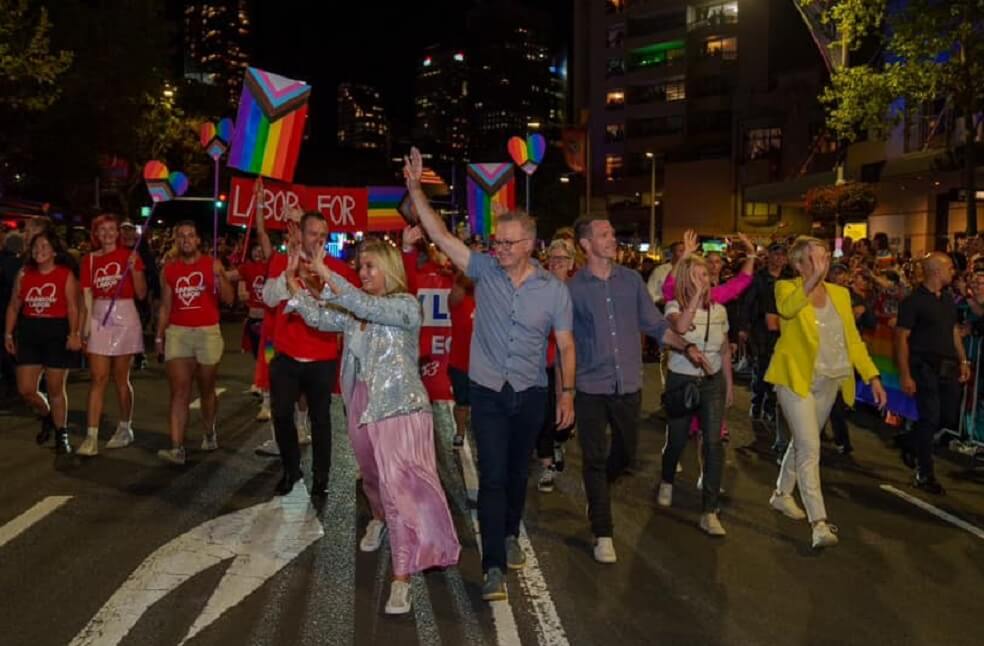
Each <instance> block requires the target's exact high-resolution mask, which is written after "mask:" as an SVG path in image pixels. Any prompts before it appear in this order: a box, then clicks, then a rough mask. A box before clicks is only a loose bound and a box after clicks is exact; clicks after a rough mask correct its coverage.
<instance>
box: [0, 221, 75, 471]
mask: <svg viewBox="0 0 984 646" xmlns="http://www.w3.org/2000/svg"><path fill="white" fill-rule="evenodd" d="M61 252H62V247H61V242H60V241H59V240H58V238H57V237H56V236H55V234H54V233H52V232H51V231H50V230H45V231H41V232H40V233H38V234H36V235H35V236H34V237H33V238H31V242H30V245H29V246H28V258H27V260H26V261H25V263H24V267H23V268H22V269H21V270H20V271H19V272H18V274H17V278H16V279H15V282H14V291H13V294H12V296H11V299H10V303H9V304H8V305H7V320H6V328H5V329H6V330H7V333H6V335H5V336H4V346H5V349H6V350H7V352H9V353H10V354H11V355H14V357H15V358H16V360H17V390H18V392H19V393H20V395H21V397H22V398H23V399H24V401H25V402H26V403H27V405H28V406H30V407H31V408H32V409H33V410H34V411H35V412H36V413H37V414H38V416H39V417H40V418H41V432H40V433H38V436H37V442H38V444H44V443H46V442H47V441H48V438H49V437H50V436H51V432H52V431H54V432H55V450H56V451H57V452H58V453H71V452H72V446H71V444H69V442H68V429H67V428H66V426H67V424H68V421H67V420H68V396H67V395H66V393H65V380H66V379H67V378H68V371H69V369H71V368H74V367H76V365H77V363H78V355H77V352H78V351H79V350H80V349H81V348H82V340H81V334H80V332H79V328H80V326H81V316H80V312H79V309H80V304H79V287H78V281H76V279H75V276H74V275H73V274H72V271H71V270H70V269H69V268H68V267H67V266H65V265H64V264H62V262H63V260H62V259H63V258H64V256H63V254H62V253H61ZM42 372H44V375H45V380H46V381H47V384H48V397H47V398H45V396H44V395H42V394H41V393H40V392H38V384H39V382H40V380H41V373H42Z"/></svg>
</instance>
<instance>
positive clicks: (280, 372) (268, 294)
mask: <svg viewBox="0 0 984 646" xmlns="http://www.w3.org/2000/svg"><path fill="white" fill-rule="evenodd" d="M300 233H301V242H300V247H301V266H300V267H299V268H298V276H299V278H300V279H301V282H302V283H303V284H304V285H305V286H306V287H307V289H308V290H309V291H310V292H311V294H312V295H313V296H314V297H315V298H318V297H319V295H320V294H321V290H322V288H323V287H324V282H323V281H322V280H321V279H320V278H319V277H318V276H317V274H316V273H315V272H314V271H312V269H311V265H310V262H311V260H312V259H313V258H315V257H316V256H317V252H318V251H319V248H323V247H324V245H325V240H326V239H327V237H328V224H327V223H326V222H325V218H324V216H323V215H321V214H320V213H318V212H317V211H312V212H310V213H305V214H304V216H303V217H302V218H301V222H300ZM324 263H325V265H327V266H328V267H329V268H330V269H331V270H332V271H334V272H335V273H337V274H339V275H341V276H344V277H345V279H346V280H348V281H349V282H350V283H352V284H353V285H358V284H359V281H358V279H357V276H356V274H355V272H354V271H353V270H352V269H351V268H350V267H349V266H348V265H346V264H344V263H342V262H339V261H337V260H335V259H334V258H330V257H328V256H326V257H325V260H324ZM286 269H287V256H286V255H284V254H277V255H275V256H274V257H273V258H272V259H271V260H270V268H269V270H268V271H267V280H266V284H265V285H264V287H263V301H264V302H265V303H266V304H267V306H269V307H275V308H276V310H277V312H276V319H275V322H274V332H273V347H274V350H276V356H275V357H274V358H273V360H272V361H271V362H270V403H271V406H272V409H273V430H274V432H275V433H276V436H277V445H278V446H279V447H280V459H281V461H282V462H283V467H284V473H283V476H282V477H281V479H280V482H278V483H277V487H276V489H275V491H276V493H277V494H278V495H281V496H283V495H286V494H288V493H290V492H291V491H292V490H293V488H294V485H295V484H296V483H297V481H298V480H300V479H301V478H302V476H303V474H302V473H301V449H300V445H299V443H298V440H297V427H296V425H295V421H294V402H296V401H297V398H298V397H299V396H300V395H301V394H304V395H305V397H306V399H307V403H308V414H309V416H310V418H311V440H312V453H313V455H312V462H313V465H312V470H313V471H314V473H313V483H312V488H311V495H313V496H322V495H324V494H325V493H327V491H328V468H329V467H330V466H331V392H332V390H333V389H334V387H335V381H336V378H337V376H338V357H339V354H340V352H339V342H338V334H337V333H335V332H319V331H318V330H316V329H314V328H311V327H308V325H307V324H306V323H305V322H304V319H303V318H302V317H301V316H300V315H299V314H297V313H290V314H286V313H284V304H285V302H286V301H287V300H289V299H290V292H288V290H287V285H286V282H285V280H284V271H285V270H286Z"/></svg>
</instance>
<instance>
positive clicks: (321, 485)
mask: <svg viewBox="0 0 984 646" xmlns="http://www.w3.org/2000/svg"><path fill="white" fill-rule="evenodd" d="M326 495H328V474H327V473H324V474H321V473H316V474H314V479H313V480H312V481H311V496H313V497H323V496H326Z"/></svg>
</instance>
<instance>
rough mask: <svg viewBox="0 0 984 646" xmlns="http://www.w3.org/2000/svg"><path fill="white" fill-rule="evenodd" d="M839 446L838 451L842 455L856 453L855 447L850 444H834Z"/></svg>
mask: <svg viewBox="0 0 984 646" xmlns="http://www.w3.org/2000/svg"><path fill="white" fill-rule="evenodd" d="M834 446H835V447H837V452H838V453H840V454H841V455H851V454H852V453H854V447H853V446H851V445H850V444H834Z"/></svg>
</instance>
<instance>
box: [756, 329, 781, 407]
mask: <svg viewBox="0 0 984 646" xmlns="http://www.w3.org/2000/svg"><path fill="white" fill-rule="evenodd" d="M774 348H775V345H774V344H764V346H763V347H761V348H757V353H756V354H755V374H754V376H753V379H752V407H753V408H755V409H758V410H762V411H763V412H765V413H766V414H767V415H769V416H774V415H775V413H776V390H775V387H773V385H772V384H770V383H769V382H767V381H766V380H765V372H766V370H768V369H769V362H771V361H772V351H773V349H774Z"/></svg>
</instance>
